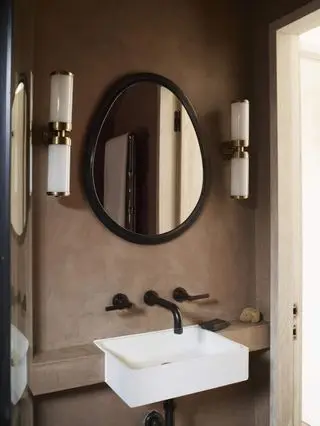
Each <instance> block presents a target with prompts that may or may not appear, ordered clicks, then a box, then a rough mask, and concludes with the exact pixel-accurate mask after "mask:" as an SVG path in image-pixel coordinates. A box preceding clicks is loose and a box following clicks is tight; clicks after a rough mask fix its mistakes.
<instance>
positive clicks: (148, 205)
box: [85, 74, 205, 244]
mask: <svg viewBox="0 0 320 426" xmlns="http://www.w3.org/2000/svg"><path fill="white" fill-rule="evenodd" d="M199 134H200V133H199V128H198V122H197V119H196V115H195V112H194V110H193V108H192V107H191V105H190V103H189V102H188V100H187V98H186V97H185V96H184V94H183V93H182V91H181V90H180V89H179V88H178V87H177V86H176V85H175V84H174V83H172V82H171V81H170V80H167V79H165V78H164V77H161V76H158V75H154V74H135V75H130V76H127V77H125V78H123V79H121V80H120V81H118V82H116V83H115V84H114V85H113V86H112V87H111V88H110V90H109V91H108V92H107V94H106V97H105V98H104V99H103V102H102V104H101V105H100V107H99V108H98V110H97V112H96V114H95V115H94V117H93V121H92V124H91V126H89V130H88V141H87V149H86V153H85V190H86V193H87V197H88V200H89V203H90V205H91V207H92V209H93V211H94V213H95V214H96V215H97V217H98V218H99V219H100V221H101V222H102V223H103V224H104V225H106V226H107V227H108V228H109V229H110V230H112V231H113V232H114V233H116V234H117V235H119V236H121V237H123V238H125V239H127V240H129V241H132V242H135V243H144V244H157V243H161V242H164V241H168V240H170V239H172V238H174V237H176V236H178V235H179V234H181V232H183V231H184V230H185V229H186V228H187V227H189V226H190V225H191V224H192V222H193V221H194V220H195V219H196V217H197V216H198V214H199V212H200V208H201V205H202V203H203V197H204V188H205V168H204V158H203V149H202V145H201V141H200V136H199Z"/></svg>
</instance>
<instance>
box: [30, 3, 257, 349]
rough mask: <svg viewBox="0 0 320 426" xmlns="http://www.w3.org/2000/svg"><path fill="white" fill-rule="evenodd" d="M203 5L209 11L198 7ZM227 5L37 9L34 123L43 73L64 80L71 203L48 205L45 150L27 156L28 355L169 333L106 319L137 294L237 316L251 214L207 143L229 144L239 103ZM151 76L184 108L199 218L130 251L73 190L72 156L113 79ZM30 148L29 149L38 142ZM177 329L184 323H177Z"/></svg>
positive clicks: (77, 180) (76, 156)
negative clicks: (193, 123) (199, 176)
mask: <svg viewBox="0 0 320 426" xmlns="http://www.w3.org/2000/svg"><path fill="white" fill-rule="evenodd" d="M209 3H210V4H209ZM238 4H239V2H238V1H233V0H228V1H224V2H206V1H200V2H199V1H195V0H189V1H185V0H179V1H175V2H172V1H163V0H162V1H160V0H155V1H152V2H150V1H144V0H140V1H136V2H135V3H134V6H133V3H132V2H130V1H125V0H119V1H117V2H113V1H109V2H99V1H94V2H93V3H92V2H91V3H88V2H85V1H83V2H79V1H75V0H68V1H67V2H66V1H62V0H56V1H55V2H51V1H49V0H42V1H39V2H38V6H37V12H38V18H37V24H36V57H35V73H36V82H37V84H36V88H35V122H36V126H37V128H38V129H39V128H41V127H42V126H45V125H46V122H47V120H48V99H49V78H48V75H49V73H50V71H51V70H52V69H56V68H61V67H62V68H67V69H70V70H72V71H73V72H74V73H75V96H74V121H73V128H74V130H73V145H72V176H71V196H70V197H69V198H68V199H66V200H62V201H61V202H59V201H57V200H56V199H53V198H48V197H47V196H46V193H45V189H46V188H45V185H46V168H47V166H46V163H47V161H46V153H47V150H46V147H45V146H41V145H40V143H39V145H38V146H37V147H36V149H35V164H34V166H35V170H36V171H37V177H36V179H35V182H34V193H35V196H34V198H35V206H36V207H35V212H34V256H35V258H36V259H37V262H36V264H35V268H34V285H35V297H36V298H37V305H36V310H35V332H36V335H35V343H36V347H37V351H43V350H50V349H56V348H60V347H64V346H72V345H77V344H83V343H89V342H91V341H92V340H93V339H94V338H97V337H108V336H114V335H119V334H124V333H130V332H139V331H146V330H151V329H159V328H163V327H170V326H171V323H172V318H171V316H170V315H169V314H168V313H167V312H165V311H163V310H161V309H158V308H153V309H151V308H148V309H145V310H144V313H143V315H135V314H132V315H130V314H129V315H119V314H118V313H110V314H106V313H105V312H104V307H105V305H106V304H107V303H109V302H110V301H111V299H112V296H113V294H115V293H117V292H119V291H122V292H125V293H127V294H128V296H129V297H130V298H131V299H132V300H133V302H135V303H137V304H141V302H142V297H143V293H144V291H145V290H147V289H149V288H154V289H155V290H158V291H159V292H160V293H161V295H163V296H164V297H169V296H170V294H171V292H172V290H173V289H174V288H175V286H176V285H184V286H185V287H186V288H188V289H189V290H190V292H199V291H200V292H207V291H208V292H209V293H210V294H211V296H212V297H213V298H214V299H217V301H218V303H216V304H215V305H212V306H210V307H209V308H208V307H207V308H206V309H205V308H200V307H199V309H198V313H199V315H201V313H204V314H203V315H207V316H210V317H212V316H222V317H226V318H234V317H237V316H238V315H239V313H240V310H241V308H242V307H243V306H245V305H247V304H249V303H253V302H254V296H255V289H254V280H255V271H254V211H253V209H251V206H250V203H243V204H241V203H235V202H233V201H232V200H231V199H230V198H229V196H228V188H227V183H226V179H225V175H224V170H223V163H222V161H221V159H220V158H219V156H218V146H219V145H218V144H219V143H220V141H221V140H224V139H226V138H228V137H229V120H230V117H229V109H230V102H231V100H233V99H234V98H237V97H243V96H245V95H246V94H247V88H248V82H247V80H246V76H247V63H246V54H245V42H246V34H245V33H244V32H243V31H240V30H242V27H243V25H242V19H241V13H242V12H241V9H240V8H239V7H238ZM133 71H151V72H156V73H160V74H163V75H165V76H166V77H169V78H170V79H172V80H173V81H174V82H176V83H177V84H178V85H179V86H180V87H181V88H182V89H183V90H184V91H185V93H186V95H187V96H188V97H189V98H190V100H191V102H192V103H193V104H194V106H195V108H196V110H197V112H198V115H199V121H200V125H201V130H202V132H203V139H204V143H205V144H206V150H207V153H208V156H209V157H210V163H211V164H210V165H211V172H210V178H211V180H212V185H211V186H210V191H209V196H208V199H207V201H206V204H205V208H204V211H203V213H202V215H201V217H200V218H199V220H198V221H197V222H196V223H195V225H194V226H192V228H191V229H190V230H189V231H187V232H186V233H185V234H183V235H182V236H181V237H180V238H178V239H176V240H174V241H172V242H170V243H167V244H165V245H162V246H161V245H160V246H153V247H147V246H139V245H134V244H131V243H128V242H126V241H123V240H121V239H119V238H118V237H116V236H115V235H113V234H112V233H110V232H109V231H108V230H106V229H105V228H104V227H103V226H102V225H101V224H100V223H99V222H98V220H97V219H96V218H95V217H94V215H93V214H92V212H91V210H90V208H89V206H88V203H87V201H86V200H85V197H84V195H83V192H82V187H81V173H82V170H81V155H82V151H83V146H84V135H85V130H86V126H87V124H88V122H89V119H90V116H91V114H92V112H93V109H94V107H95V106H96V104H97V102H98V100H99V98H100V96H101V95H102V93H103V91H104V90H105V89H106V87H107V86H108V85H109V84H110V82H111V81H113V80H114V79H115V78H118V77H119V76H121V75H123V74H126V73H128V72H133ZM39 142H41V141H40V140H39ZM185 322H188V319H187V318H185Z"/></svg>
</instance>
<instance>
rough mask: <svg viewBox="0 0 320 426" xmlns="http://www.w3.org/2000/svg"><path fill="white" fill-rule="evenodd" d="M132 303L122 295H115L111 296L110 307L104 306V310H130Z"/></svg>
mask: <svg viewBox="0 0 320 426" xmlns="http://www.w3.org/2000/svg"><path fill="white" fill-rule="evenodd" d="M132 306H133V303H131V302H130V300H129V299H128V296H126V295H125V294H122V293H117V294H115V295H114V296H113V299H112V305H111V306H106V308H105V310H106V311H107V312H109V311H119V310H120V311H121V310H122V309H130V308H132Z"/></svg>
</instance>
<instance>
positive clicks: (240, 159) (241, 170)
mask: <svg viewBox="0 0 320 426" xmlns="http://www.w3.org/2000/svg"><path fill="white" fill-rule="evenodd" d="M248 196H249V154H248V153H247V152H241V153H240V155H239V154H238V153H236V154H235V156H234V157H233V158H232V159H231V197H232V198H236V199H245V198H248Z"/></svg>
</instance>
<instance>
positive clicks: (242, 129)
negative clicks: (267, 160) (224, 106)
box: [231, 99, 249, 147]
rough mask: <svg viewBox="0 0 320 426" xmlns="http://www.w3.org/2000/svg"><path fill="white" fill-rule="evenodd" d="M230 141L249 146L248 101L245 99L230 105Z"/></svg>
mask: <svg viewBox="0 0 320 426" xmlns="http://www.w3.org/2000/svg"><path fill="white" fill-rule="evenodd" d="M231 140H232V141H242V142H243V143H242V146H245V147H247V146H249V101H248V100H246V99H245V100H244V101H239V102H234V103H232V104H231Z"/></svg>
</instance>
